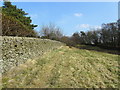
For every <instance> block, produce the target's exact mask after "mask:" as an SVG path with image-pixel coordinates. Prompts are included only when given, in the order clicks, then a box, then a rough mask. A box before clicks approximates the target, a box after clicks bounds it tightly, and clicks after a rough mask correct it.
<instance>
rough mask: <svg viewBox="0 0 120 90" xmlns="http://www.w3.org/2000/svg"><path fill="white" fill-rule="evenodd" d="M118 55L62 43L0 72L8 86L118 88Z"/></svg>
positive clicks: (5, 85) (4, 85) (4, 83)
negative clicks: (35, 57) (3, 73)
mask: <svg viewBox="0 0 120 90" xmlns="http://www.w3.org/2000/svg"><path fill="white" fill-rule="evenodd" d="M118 66H119V65H118V55H115V54H108V53H103V52H97V51H89V50H83V49H77V48H73V47H72V48H69V47H67V46H62V47H61V48H59V49H56V50H53V51H50V52H47V53H45V54H44V55H43V56H42V57H40V58H39V59H37V60H28V61H27V62H26V63H25V64H22V65H20V66H18V67H16V68H13V69H11V70H10V71H9V72H8V73H6V74H5V75H3V87H7V88H73V87H74V88H99V87H102V88H118V86H119V85H118V84H119V82H118Z"/></svg>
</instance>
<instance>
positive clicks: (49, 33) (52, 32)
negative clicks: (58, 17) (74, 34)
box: [39, 23, 63, 40]
mask: <svg viewBox="0 0 120 90" xmlns="http://www.w3.org/2000/svg"><path fill="white" fill-rule="evenodd" d="M39 33H40V35H41V36H42V38H48V39H53V40H59V39H60V38H61V37H62V36H63V34H62V31H61V29H60V28H59V27H57V26H55V25H54V24H52V23H50V24H49V25H46V26H45V25H43V27H42V29H41V30H40V32H39Z"/></svg>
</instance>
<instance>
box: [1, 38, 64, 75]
mask: <svg viewBox="0 0 120 90" xmlns="http://www.w3.org/2000/svg"><path fill="white" fill-rule="evenodd" d="M0 38H2V59H3V62H2V64H3V65H2V66H3V69H2V70H3V71H2V72H3V73H4V72H7V71H8V70H9V69H10V68H11V67H13V66H17V65H19V64H22V63H24V62H26V60H28V59H34V58H36V57H39V56H41V55H42V54H43V53H44V52H46V51H49V50H53V49H56V48H58V47H60V46H62V45H64V44H63V43H61V42H58V41H53V40H48V39H39V38H27V37H7V36H4V37H0Z"/></svg>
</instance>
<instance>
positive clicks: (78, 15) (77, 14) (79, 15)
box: [74, 13, 83, 17]
mask: <svg viewBox="0 0 120 90" xmlns="http://www.w3.org/2000/svg"><path fill="white" fill-rule="evenodd" d="M82 15H83V14H82V13H74V16H76V17H81V16H82Z"/></svg>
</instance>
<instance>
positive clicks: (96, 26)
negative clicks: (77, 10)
mask: <svg viewBox="0 0 120 90" xmlns="http://www.w3.org/2000/svg"><path fill="white" fill-rule="evenodd" d="M76 28H77V29H101V26H99V25H89V24H78V25H76Z"/></svg>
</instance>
